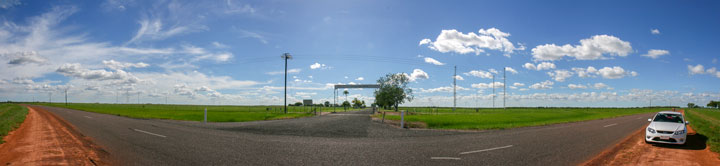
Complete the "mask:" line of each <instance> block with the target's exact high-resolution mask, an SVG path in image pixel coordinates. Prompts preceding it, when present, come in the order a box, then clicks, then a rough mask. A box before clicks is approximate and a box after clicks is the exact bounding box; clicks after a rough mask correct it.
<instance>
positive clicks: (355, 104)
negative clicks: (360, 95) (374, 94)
mask: <svg viewBox="0 0 720 166" xmlns="http://www.w3.org/2000/svg"><path fill="white" fill-rule="evenodd" d="M364 104H365V101H360V100H358V99H357V98H355V99H353V101H352V105H353V107H354V108H360V107H363V105H364Z"/></svg>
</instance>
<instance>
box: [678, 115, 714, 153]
mask: <svg viewBox="0 0 720 166" xmlns="http://www.w3.org/2000/svg"><path fill="white" fill-rule="evenodd" d="M685 116H687V119H688V121H690V126H691V127H692V128H693V129H695V131H696V132H698V133H700V134H702V135H704V136H706V137H707V138H708V140H707V144H708V145H710V150H711V151H713V152H717V153H720V110H718V109H700V108H693V109H686V112H685Z"/></svg>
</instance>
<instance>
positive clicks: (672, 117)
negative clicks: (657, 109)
mask: <svg viewBox="0 0 720 166" xmlns="http://www.w3.org/2000/svg"><path fill="white" fill-rule="evenodd" d="M653 122H672V123H683V121H682V115H678V114H657V115H656V116H655V119H654V120H653Z"/></svg>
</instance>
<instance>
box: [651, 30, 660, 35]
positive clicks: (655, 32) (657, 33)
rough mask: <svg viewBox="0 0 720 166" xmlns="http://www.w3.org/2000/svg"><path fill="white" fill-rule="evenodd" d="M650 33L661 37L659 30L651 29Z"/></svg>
mask: <svg viewBox="0 0 720 166" xmlns="http://www.w3.org/2000/svg"><path fill="white" fill-rule="evenodd" d="M650 33H651V34H653V35H659V34H660V30H658V29H650Z"/></svg>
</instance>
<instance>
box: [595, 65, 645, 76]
mask: <svg viewBox="0 0 720 166" xmlns="http://www.w3.org/2000/svg"><path fill="white" fill-rule="evenodd" d="M598 74H599V75H600V76H602V77H603V78H607V79H619V78H623V77H625V76H637V72H635V71H625V69H623V68H622V67H619V66H614V67H612V68H610V67H604V68H602V69H600V70H598Z"/></svg>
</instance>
